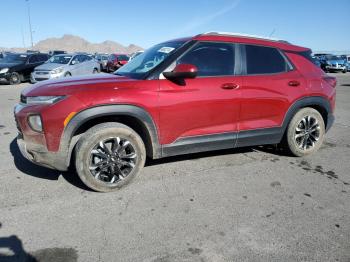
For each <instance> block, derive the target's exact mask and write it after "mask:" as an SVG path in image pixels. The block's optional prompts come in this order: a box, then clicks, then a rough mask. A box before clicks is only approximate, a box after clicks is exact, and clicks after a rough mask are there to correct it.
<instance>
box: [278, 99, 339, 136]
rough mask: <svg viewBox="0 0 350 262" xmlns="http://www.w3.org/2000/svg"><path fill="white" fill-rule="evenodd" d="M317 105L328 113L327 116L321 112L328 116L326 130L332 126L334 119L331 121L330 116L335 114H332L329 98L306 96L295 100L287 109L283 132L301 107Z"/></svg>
mask: <svg viewBox="0 0 350 262" xmlns="http://www.w3.org/2000/svg"><path fill="white" fill-rule="evenodd" d="M313 106H317V107H320V108H322V109H323V110H325V112H326V113H327V115H326V116H324V115H322V112H320V114H321V115H322V117H326V119H325V125H326V130H328V129H329V128H330V125H331V124H332V121H330V118H331V117H332V116H333V114H332V107H331V104H330V102H329V101H328V100H327V98H325V97H322V96H310V97H304V98H301V99H299V100H297V101H295V102H294V103H293V104H292V105H291V106H290V107H289V109H288V110H287V113H286V114H285V116H284V119H283V124H282V128H283V133H284V131H285V130H286V129H287V127H288V124H289V122H290V121H291V119H292V118H293V116H294V115H295V114H296V113H297V112H298V111H299V110H300V109H301V108H304V107H313Z"/></svg>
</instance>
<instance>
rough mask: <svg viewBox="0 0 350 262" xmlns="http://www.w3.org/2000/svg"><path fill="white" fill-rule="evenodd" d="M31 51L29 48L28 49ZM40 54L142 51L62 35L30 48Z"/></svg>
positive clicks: (136, 47)
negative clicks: (60, 51)
mask: <svg viewBox="0 0 350 262" xmlns="http://www.w3.org/2000/svg"><path fill="white" fill-rule="evenodd" d="M27 49H29V48H1V47H0V50H6V51H14V52H23V51H26V50H27ZM30 49H31V48H30ZM32 49H33V50H38V51H41V52H48V51H50V50H64V51H67V52H88V53H125V54H131V53H134V52H136V51H139V50H143V48H142V47H140V46H137V45H133V44H131V45H129V46H123V45H122V44H119V43H117V42H114V41H109V40H107V41H104V42H102V43H98V44H96V43H90V42H88V41H87V40H85V39H83V38H81V37H79V36H75V35H64V36H63V37H61V38H55V37H53V38H48V39H45V40H42V41H39V42H38V43H37V44H35V45H34V47H33V48H32Z"/></svg>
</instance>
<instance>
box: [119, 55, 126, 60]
mask: <svg viewBox="0 0 350 262" xmlns="http://www.w3.org/2000/svg"><path fill="white" fill-rule="evenodd" d="M128 60H129V57H127V56H126V55H119V56H118V61H128Z"/></svg>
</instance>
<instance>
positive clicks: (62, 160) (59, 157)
mask: <svg viewBox="0 0 350 262" xmlns="http://www.w3.org/2000/svg"><path fill="white" fill-rule="evenodd" d="M26 108H27V107H26V106H24V105H23V104H17V105H16V106H15V108H14V115H15V121H16V126H17V129H18V133H19V134H18V136H17V145H18V147H19V150H20V152H21V154H22V155H23V156H24V157H25V158H26V159H28V160H29V161H31V162H32V163H34V164H37V165H40V166H44V167H48V168H51V169H56V170H60V171H66V170H67V169H68V166H69V159H68V148H66V147H64V146H62V147H60V149H59V150H57V151H49V150H48V148H47V145H46V140H45V136H44V135H43V134H42V133H38V132H35V131H33V130H32V129H31V128H30V127H29V125H28V122H27V116H28V112H25V113H22V112H23V111H25V110H26Z"/></svg>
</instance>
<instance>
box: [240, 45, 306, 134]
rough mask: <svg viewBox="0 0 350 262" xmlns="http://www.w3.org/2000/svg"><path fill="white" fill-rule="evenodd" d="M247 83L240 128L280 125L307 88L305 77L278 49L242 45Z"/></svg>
mask: <svg viewBox="0 0 350 262" xmlns="http://www.w3.org/2000/svg"><path fill="white" fill-rule="evenodd" d="M240 48H241V51H242V57H243V75H244V77H243V85H242V88H241V89H240V90H241V95H242V96H241V110H240V117H239V118H240V121H239V130H240V132H241V131H247V130H260V129H265V128H273V127H280V126H281V125H282V123H283V119H284V116H285V114H286V112H287V110H288V108H289V106H290V105H291V103H292V102H293V101H294V100H296V99H297V98H299V97H301V96H302V94H303V92H304V91H305V86H306V82H305V79H304V78H303V76H302V75H301V74H300V73H299V72H298V71H297V70H295V69H294V68H293V66H292V64H291V63H290V62H289V61H288V60H287V58H286V56H285V55H284V54H283V52H282V51H280V50H279V49H276V48H271V47H264V46H257V45H240Z"/></svg>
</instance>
